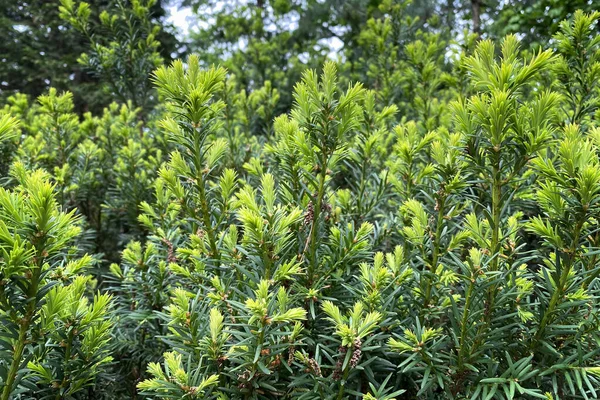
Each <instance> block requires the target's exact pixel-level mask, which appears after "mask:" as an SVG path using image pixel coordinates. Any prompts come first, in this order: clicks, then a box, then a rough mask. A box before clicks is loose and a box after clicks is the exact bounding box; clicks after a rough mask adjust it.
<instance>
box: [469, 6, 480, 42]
mask: <svg viewBox="0 0 600 400" xmlns="http://www.w3.org/2000/svg"><path fill="white" fill-rule="evenodd" d="M471 15H472V19H473V32H474V33H475V34H477V35H478V36H479V35H480V34H481V0H471Z"/></svg>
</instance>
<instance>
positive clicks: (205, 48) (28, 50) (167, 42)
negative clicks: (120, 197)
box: [0, 0, 597, 112]
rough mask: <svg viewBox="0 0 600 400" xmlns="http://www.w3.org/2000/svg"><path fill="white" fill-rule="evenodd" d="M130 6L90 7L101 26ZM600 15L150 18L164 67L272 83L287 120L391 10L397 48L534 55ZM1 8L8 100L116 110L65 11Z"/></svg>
mask: <svg viewBox="0 0 600 400" xmlns="http://www.w3.org/2000/svg"><path fill="white" fill-rule="evenodd" d="M126 3H127V2H126V1H125V0H121V1H119V0H101V1H91V2H89V4H90V10H91V12H92V14H93V16H95V17H96V18H97V17H98V15H99V14H100V13H101V12H102V11H104V10H110V9H111V8H112V9H114V8H118V7H123V6H124V4H126ZM171 8H175V9H177V8H182V9H184V10H188V12H189V14H190V15H189V17H188V23H189V24H190V29H189V32H190V34H189V35H188V36H187V37H184V36H182V35H179V36H176V32H177V28H176V27H174V26H172V25H171V24H169V22H168V20H167V17H168V10H169V9H171ZM595 8H597V2H596V1H586V0H577V1H560V0H538V1H536V0H515V1H509V2H497V1H495V0H490V1H481V0H471V1H462V0H447V1H446V0H441V1H435V0H424V1H414V2H410V1H404V0H402V1H400V0H239V1H238V0H230V1H221V0H171V1H167V0H160V1H156V2H153V5H152V7H151V9H150V14H149V16H150V18H151V22H152V23H153V24H156V25H158V26H159V27H160V33H159V34H158V36H157V40H158V42H159V43H160V45H159V46H158V47H157V50H158V52H159V54H160V56H161V58H162V59H163V60H164V61H165V62H168V61H169V60H171V59H174V58H176V57H180V56H184V55H185V53H196V54H199V55H200V56H201V62H202V63H203V64H204V65H211V64H214V63H218V64H222V65H224V66H225V67H227V68H228V70H229V71H230V72H231V73H233V74H235V75H236V78H237V81H238V83H239V84H240V85H241V87H242V88H245V89H246V90H253V89H256V88H260V87H262V86H263V85H264V84H265V82H266V81H269V82H271V84H272V86H273V88H274V89H277V90H278V91H279V92H280V96H282V98H281V101H280V102H278V105H277V109H276V111H277V112H280V111H285V110H288V109H289V107H290V105H291V98H290V97H289V94H288V93H290V92H291V88H292V87H293V85H294V84H295V82H297V81H298V79H299V77H300V75H301V73H302V71H303V70H304V69H305V68H314V67H317V66H319V65H321V64H322V63H323V61H324V60H325V58H326V57H327V56H328V55H330V56H333V57H341V58H342V59H344V60H347V61H348V62H349V65H355V64H356V63H357V62H358V61H359V60H360V58H361V57H365V56H366V57H369V55H368V52H367V51H366V49H364V46H363V45H361V35H362V36H363V38H364V36H365V35H366V34H365V32H364V30H365V27H366V26H367V22H368V21H369V20H372V19H374V20H377V19H378V18H380V17H381V16H382V15H384V14H385V13H387V12H389V11H390V10H394V9H395V10H396V11H394V12H395V13H397V14H396V15H397V17H398V20H397V21H396V22H395V23H396V24H399V23H400V22H399V21H402V22H401V24H402V25H403V26H396V27H395V28H394V29H395V30H397V32H396V33H395V37H394V39H393V41H395V42H396V43H395V45H397V46H401V43H402V41H404V42H406V41H409V40H411V38H412V37H414V34H415V32H417V31H418V30H419V29H425V30H427V31H428V32H433V31H434V32H437V33H439V34H440V35H441V38H442V39H443V40H445V41H452V40H456V39H459V40H460V39H461V38H462V37H464V32H465V30H470V31H471V32H476V33H479V34H480V35H481V37H483V38H492V39H497V38H500V37H503V36H504V35H506V34H510V33H519V34H520V35H521V36H522V42H523V43H524V44H525V45H526V46H530V47H532V48H535V47H539V46H544V45H546V44H547V43H548V41H549V40H550V38H551V37H552V34H553V33H554V32H556V31H557V29H558V24H559V22H560V21H562V20H564V19H566V18H569V17H570V16H572V15H573V13H574V11H575V10H577V9H582V10H584V11H589V10H594V9H595ZM1 9H2V10H3V12H2V14H1V15H0V18H1V20H0V21H1V22H0V34H2V37H3V38H4V40H3V41H2V43H1V44H0V51H1V52H2V55H3V56H2V64H1V65H0V75H1V76H2V77H3V79H2V81H1V82H0V98H2V99H5V100H6V99H7V98H8V96H10V95H11V94H13V93H16V92H19V93H24V94H28V95H30V96H32V98H35V97H37V96H39V95H40V94H42V93H43V92H44V91H45V90H47V88H48V87H50V86H52V87H55V88H57V89H59V90H64V89H67V88H68V89H69V90H70V91H72V92H73V93H74V99H75V106H76V110H77V111H78V112H84V111H87V110H96V111H97V110H101V109H102V107H104V106H106V105H107V104H108V103H109V102H110V101H111V96H110V94H109V93H110V90H108V91H107V90H106V86H101V85H98V82H102V83H105V84H106V83H107V82H106V78H107V77H105V79H102V78H101V77H100V76H98V75H97V74H94V69H93V68H92V69H90V68H86V67H84V66H82V65H81V64H80V63H77V59H78V58H79V56H80V55H81V54H82V53H84V52H86V50H87V49H88V47H89V41H88V40H87V38H86V37H85V35H82V34H81V33H78V32H76V30H75V29H74V28H73V27H72V26H69V25H68V24H65V22H64V21H63V20H61V19H60V18H59V12H58V8H57V6H56V2H53V1H37V2H36V1H35V0H32V1H27V2H21V1H11V0H2V7H1ZM400 14H401V17H400ZM400 30H402V31H403V32H400ZM132 33H133V32H132ZM137 33H138V34H140V35H143V34H144V33H143V32H137ZM94 35H95V37H96V38H95V40H97V41H101V40H102V39H101V37H103V36H104V37H105V39H106V40H114V39H115V38H114V37H112V38H111V33H110V32H105V31H102V30H101V31H99V32H95V33H94ZM411 35H412V36H411ZM178 37H179V39H178ZM363 42H364V40H363ZM391 44H392V45H393V44H394V43H393V42H392V43H391ZM109 86H110V85H109Z"/></svg>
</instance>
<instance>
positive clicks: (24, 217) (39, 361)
mask: <svg viewBox="0 0 600 400" xmlns="http://www.w3.org/2000/svg"><path fill="white" fill-rule="evenodd" d="M13 175H14V177H15V179H16V180H17V182H18V183H19V185H18V186H17V187H16V188H15V189H14V190H10V191H9V190H6V189H4V188H2V189H1V190H0V216H1V222H0V241H1V243H0V248H1V252H2V262H1V264H0V270H1V276H2V289H1V291H0V303H1V305H2V306H1V309H2V311H1V314H0V315H1V318H2V327H3V328H2V332H1V335H2V342H3V343H5V346H4V349H3V350H4V351H3V353H2V361H1V362H2V365H3V370H2V371H3V372H2V398H3V399H8V398H12V397H11V396H12V395H11V393H13V391H14V392H15V393H19V392H22V391H23V389H22V388H23V387H31V386H32V385H33V387H38V389H36V392H37V391H39V392H40V393H41V392H45V391H49V393H51V394H52V395H54V394H56V395H57V396H61V397H62V396H63V395H65V396H66V395H69V396H70V395H72V394H74V393H76V392H78V391H81V390H82V389H83V388H84V387H85V386H87V385H89V384H92V383H93V382H94V380H95V378H96V376H97V374H98V373H99V372H101V371H102V370H104V369H105V368H106V366H105V364H106V363H108V362H110V360H111V359H110V356H109V353H108V346H107V345H108V339H109V335H110V329H111V326H112V322H111V321H110V320H108V318H107V314H106V313H107V308H108V306H109V302H110V297H109V296H106V295H98V296H97V297H96V298H95V300H94V302H93V303H92V304H90V305H88V303H87V301H86V299H85V298H84V295H85V293H86V291H87V290H86V289H87V285H88V280H89V279H88V278H86V277H84V276H82V275H80V274H81V273H84V272H85V270H86V269H88V268H89V267H90V265H91V264H93V262H94V260H93V258H92V257H90V256H87V255H85V256H83V257H81V258H77V251H76V248H74V247H72V244H73V241H74V239H75V238H76V237H77V236H78V235H79V234H80V232H81V229H80V227H79V226H78V220H77V218H76V217H75V215H74V212H70V213H65V212H62V211H61V208H60V206H59V205H58V203H57V201H56V198H55V193H54V189H55V188H54V186H53V185H52V184H51V183H50V182H49V181H48V179H49V177H48V175H47V174H46V173H45V172H43V171H41V170H36V171H26V170H25V168H24V166H23V165H22V164H15V166H14V169H13ZM70 282H71V283H70ZM59 344H61V345H60V346H59ZM24 367H27V368H29V369H30V370H31V374H24V373H23V371H22V368H24ZM36 385H37V386H36Z"/></svg>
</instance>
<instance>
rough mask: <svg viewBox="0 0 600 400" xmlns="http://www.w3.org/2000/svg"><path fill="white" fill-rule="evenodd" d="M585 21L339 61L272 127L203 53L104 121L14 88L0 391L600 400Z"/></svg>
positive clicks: (597, 196) (598, 185) (301, 91)
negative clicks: (528, 37)
mask: <svg viewBox="0 0 600 400" xmlns="http://www.w3.org/2000/svg"><path fill="white" fill-rule="evenodd" d="M69 7H70V8H69ZM143 12H144V10H143V9H142V10H141V11H140V10H137V11H136V10H134V11H133V13H134V14H133V15H134V16H135V17H136V18H139V19H140V20H141V21H143V20H144V19H143V15H144V14H143ZM61 13H62V14H63V16H64V18H66V19H68V20H70V21H71V23H73V24H76V25H77V24H79V25H77V26H79V27H80V28H81V29H82V30H83V31H86V30H87V29H88V27H87V25H86V23H87V22H86V18H87V17H86V10H85V7H83V9H82V8H81V7H80V8H79V9H78V8H77V7H75V5H74V4H73V3H72V2H70V1H63V8H62V9H61ZM136 13H137V14H136ZM88 16H89V15H88ZM102 18H108V20H109V22H110V16H103V17H102ZM599 18H600V14H599V13H593V14H584V13H582V12H578V13H576V14H575V16H574V18H573V19H572V20H570V21H565V22H563V24H562V25H561V29H560V32H559V33H557V35H556V36H555V37H554V40H553V41H552V42H551V43H552V45H553V47H552V48H550V49H547V50H545V51H542V50H540V51H538V52H523V51H520V49H519V42H518V39H517V38H516V37H515V36H507V37H506V38H505V39H504V40H502V41H501V42H499V43H493V42H491V41H488V40H481V41H478V42H477V43H476V44H474V45H473V46H470V45H469V46H465V47H464V48H457V47H456V46H451V45H447V44H446V43H443V42H440V41H439V40H438V37H436V36H435V35H431V34H425V33H423V34H422V35H421V36H420V37H418V38H417V39H416V40H415V41H413V42H411V43H410V44H408V45H407V46H406V47H405V48H403V49H393V50H390V52H389V53H386V51H387V50H386V49H387V48H386V47H385V46H384V47H381V48H379V50H380V55H379V58H377V59H374V60H371V61H368V60H365V61H364V62H365V65H366V66H367V67H368V73H367V74H366V76H368V77H370V78H369V80H370V81H369V82H367V83H366V84H365V85H366V86H363V84H360V83H348V81H349V79H348V77H349V76H351V75H352V73H349V72H348V71H347V70H346V68H345V67H347V66H345V65H344V64H343V63H340V64H339V65H336V63H334V62H331V61H330V62H327V63H325V64H324V66H323V68H322V71H319V72H317V71H310V70H309V71H306V72H305V73H304V75H303V79H302V80H301V81H300V82H298V83H297V84H296V86H295V89H294V92H293V94H292V95H293V100H294V101H293V108H292V110H291V111H290V112H289V113H287V114H284V115H280V116H275V115H274V113H275V111H274V110H276V109H277V101H278V98H279V93H278V92H277V90H275V89H273V87H271V85H270V83H267V84H266V85H265V87H263V88H262V89H261V90H257V91H255V92H252V93H250V94H247V93H246V92H244V91H240V90H238V89H237V86H236V81H235V77H232V76H228V75H227V72H226V71H225V70H224V69H223V68H220V67H216V66H213V67H206V66H203V65H202V64H201V62H200V60H199V59H198V57H196V56H190V57H189V58H188V59H187V60H186V61H185V62H182V61H176V62H174V63H173V64H172V65H170V66H168V67H167V66H162V67H159V68H158V69H156V70H154V72H153V73H152V75H151V76H152V77H151V86H150V85H149V84H148V83H147V82H145V81H143V79H142V80H136V81H134V83H135V85H134V87H133V90H141V91H140V92H138V95H140V96H141V97H140V98H139V99H138V101H137V102H136V103H135V104H134V103H133V102H128V103H127V102H123V103H121V104H116V103H115V104H113V105H111V106H110V107H109V108H107V109H106V110H105V111H104V113H103V114H102V115H99V116H93V115H90V114H85V115H84V116H83V117H81V118H80V117H79V116H78V115H77V114H75V113H74V112H73V101H72V96H71V94H69V93H57V92H56V91H55V90H50V91H49V92H48V94H47V95H44V96H41V97H40V98H39V99H38V101H37V102H30V101H29V100H28V99H27V98H26V97H25V96H23V95H16V96H13V97H11V98H10V99H9V104H7V105H6V106H5V107H4V109H3V110H2V111H1V112H0V141H1V142H2V143H1V144H0V147H1V149H0V150H1V154H2V158H1V159H0V171H2V180H1V182H2V187H1V188H0V310H1V312H0V318H1V319H2V325H1V327H0V382H1V385H2V386H1V387H0V388H1V395H0V399H2V400H5V399H29V398H36V399H42V398H43V399H45V398H49V399H51V398H54V399H126V398H169V399H211V398H216V399H240V398H256V399H270V398H294V399H296V398H297V399H358V398H364V399H379V400H386V399H387V400H391V399H394V398H395V399H417V398H418V399H465V398H469V399H530V398H542V399H579V398H585V399H594V398H597V397H598V396H599V395H600V330H599V329H600V313H599V306H598V302H597V297H598V295H599V294H600V279H599V275H600V263H599V261H598V256H599V254H600V230H599V229H598V220H599V218H600V158H599V157H600V125H599V122H598V116H597V110H598V106H599V104H600V100H599V99H600V93H598V78H599V77H600V76H599V75H600V63H599V60H600V52H599V51H600V50H599V45H600V36H595V32H596V29H597V28H596V23H597V21H598V19H599ZM115 21H116V20H115ZM115 23H116V22H115ZM390 24H391V20H390V19H389V18H388V19H382V20H378V21H375V20H374V21H373V22H372V24H371V25H370V27H369V28H368V29H370V30H367V31H366V32H368V33H365V38H367V37H368V35H369V34H371V35H375V36H374V37H377V35H382V36H383V37H385V35H386V32H389V27H390V26H391V25H390ZM142 26H143V24H142ZM140 29H141V28H140ZM386 29H388V31H386ZM380 37H381V36H380ZM90 38H91V40H93V35H91V36H90ZM140 40H142V39H140ZM143 40H145V43H146V45H145V47H144V46H140V47H139V49H138V50H139V51H138V50H136V51H137V53H134V54H133V57H145V54H146V55H148V57H149V58H148V59H146V63H142V64H139V65H138V67H139V70H138V71H137V72H136V71H132V72H131V74H134V75H136V74H137V75H136V76H138V78H139V76H140V75H139V74H143V73H144V71H145V70H146V69H149V68H150V66H154V65H155V64H158V60H157V59H156V58H154V57H153V56H152V54H153V52H154V50H155V44H154V43H153V42H152V40H153V39H152V35H150V36H149V39H143ZM365 40H366V39H365ZM468 40H472V38H471V39H468ZM375 42H376V41H375ZM383 43H385V41H381V44H383ZM469 43H470V42H469ZM98 46H99V47H95V53H92V54H90V55H88V56H86V57H87V58H85V61H86V62H88V63H90V65H93V66H94V67H95V68H97V69H98V73H99V74H102V73H107V74H109V75H110V74H114V73H115V72H114V71H112V70H111V68H116V67H117V66H116V64H111V63H110V60H112V58H111V57H114V58H115V59H118V57H119V51H121V50H122V51H125V52H127V51H128V49H129V50H130V48H127V47H126V46H124V47H123V48H114V47H111V46H108V47H105V48H103V47H102V46H100V45H98ZM111 48H112V50H113V52H112V53H111V51H110V49H111ZM146 52H148V53H146ZM398 52H400V53H398ZM398 54H402V58H401V59H396V57H397V55H398ZM94 57H96V58H94ZM94 60H96V61H98V62H97V63H96V61H94ZM338 70H339V71H338ZM122 78H123V79H125V81H124V82H125V83H126V82H127V76H125V77H122ZM115 87H116V88H120V89H121V90H122V92H123V93H125V94H126V93H127V90H129V89H131V88H129V89H128V87H127V86H126V85H125V86H119V83H118V82H116V83H115ZM152 87H153V88H156V92H153V90H154V89H152ZM136 88H138V89H136ZM286 95H287V96H289V94H286ZM124 97H126V96H125V95H124ZM155 104H157V105H155Z"/></svg>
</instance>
